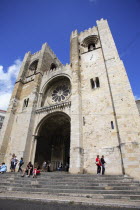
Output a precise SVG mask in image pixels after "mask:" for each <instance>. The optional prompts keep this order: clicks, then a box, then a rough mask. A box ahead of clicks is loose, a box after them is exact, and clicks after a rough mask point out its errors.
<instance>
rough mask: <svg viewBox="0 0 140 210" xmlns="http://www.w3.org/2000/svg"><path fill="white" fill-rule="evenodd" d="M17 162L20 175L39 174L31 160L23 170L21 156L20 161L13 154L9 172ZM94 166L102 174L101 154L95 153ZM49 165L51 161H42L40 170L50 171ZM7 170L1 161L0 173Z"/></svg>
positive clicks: (103, 161) (103, 169)
mask: <svg viewBox="0 0 140 210" xmlns="http://www.w3.org/2000/svg"><path fill="white" fill-rule="evenodd" d="M17 163H19V164H18V165H19V168H18V172H23V174H22V177H24V176H25V174H27V176H28V177H29V176H30V175H33V178H34V177H36V176H37V175H38V174H40V166H38V167H34V168H33V164H32V163H31V161H30V162H29V163H28V164H27V166H26V168H25V169H24V170H23V169H22V165H23V164H24V161H23V158H22V157H21V159H20V161H18V159H17V157H16V155H15V154H13V155H12V158H11V166H10V169H11V172H15V169H16V166H17ZM95 164H96V166H97V174H98V175H100V174H102V175H104V174H105V164H106V162H105V160H104V156H103V155H102V157H101V158H100V157H99V155H97V157H96V162H95ZM50 167H51V163H50V162H49V161H48V162H46V161H44V162H43V165H42V170H43V171H48V172H50V171H51V170H50ZM61 167H62V164H61V166H59V168H58V171H59V170H60V169H61ZM101 169H102V170H101ZM6 171H7V166H6V164H5V163H4V162H3V163H2V164H1V165H0V173H4V172H6Z"/></svg>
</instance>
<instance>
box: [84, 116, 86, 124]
mask: <svg viewBox="0 0 140 210" xmlns="http://www.w3.org/2000/svg"><path fill="white" fill-rule="evenodd" d="M85 124H86V121H85V117H83V125H85Z"/></svg>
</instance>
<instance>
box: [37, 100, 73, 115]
mask: <svg viewBox="0 0 140 210" xmlns="http://www.w3.org/2000/svg"><path fill="white" fill-rule="evenodd" d="M70 106H71V101H67V102H63V103H60V104H55V105H50V106H45V107H41V108H38V109H37V110H36V111H35V112H36V114H38V113H41V112H48V111H51V110H55V109H63V108H65V107H70Z"/></svg>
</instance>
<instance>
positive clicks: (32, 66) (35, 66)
mask: <svg viewBox="0 0 140 210" xmlns="http://www.w3.org/2000/svg"><path fill="white" fill-rule="evenodd" d="M37 65H38V60H36V61H34V62H32V63H31V65H30V66H29V69H30V70H31V71H35V70H36V69H37Z"/></svg>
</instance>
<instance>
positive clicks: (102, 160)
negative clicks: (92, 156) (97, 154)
mask: <svg viewBox="0 0 140 210" xmlns="http://www.w3.org/2000/svg"><path fill="white" fill-rule="evenodd" d="M105 163H106V162H105V160H104V155H102V158H101V164H102V175H104V174H105Z"/></svg>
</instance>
